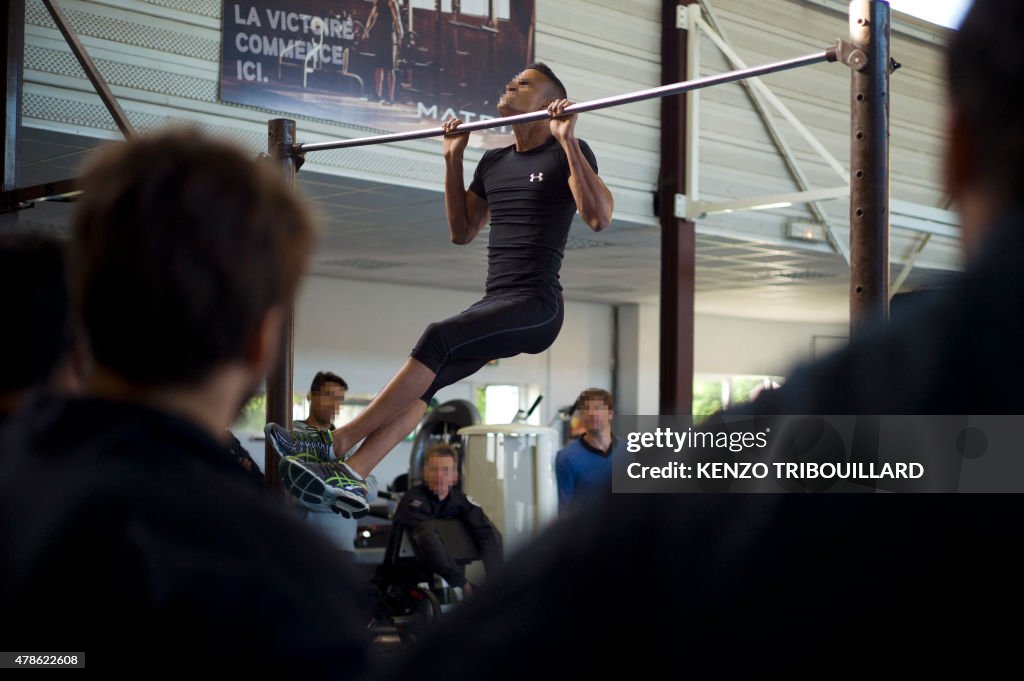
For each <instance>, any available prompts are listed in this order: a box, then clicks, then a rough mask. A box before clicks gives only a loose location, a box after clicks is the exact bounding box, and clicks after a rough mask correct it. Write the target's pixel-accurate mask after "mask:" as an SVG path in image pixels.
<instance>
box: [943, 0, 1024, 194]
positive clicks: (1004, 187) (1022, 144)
mask: <svg viewBox="0 0 1024 681" xmlns="http://www.w3.org/2000/svg"><path fill="white" fill-rule="evenodd" d="M1021 35H1024V3H1022V2H1020V1H1019V0H975V2H974V3H973V5H972V6H971V9H970V11H969V12H968V13H967V16H966V17H965V18H964V21H963V23H962V24H961V26H960V28H959V30H957V31H954V32H953V36H952V38H951V40H950V44H949V50H948V55H947V60H946V69H947V78H948V81H949V96H950V97H951V98H952V100H953V102H954V103H955V105H956V108H957V109H959V111H960V113H961V114H962V115H963V116H964V119H965V121H966V124H967V127H968V132H969V134H970V136H971V137H972V141H973V142H974V144H973V148H972V152H973V160H974V161H975V162H976V164H977V167H976V168H974V169H973V170H974V171H975V173H976V174H977V179H978V180H979V181H982V182H984V183H985V186H986V187H987V188H988V189H989V190H990V191H991V192H992V194H993V198H995V199H997V200H999V201H1002V202H1006V203H1014V202H1016V201H1019V196H1020V192H1021V188H1022V187H1024V88H1022V87H1021V83H1022V82H1024V51H1022V50H1021V49H1020V43H1021Z"/></svg>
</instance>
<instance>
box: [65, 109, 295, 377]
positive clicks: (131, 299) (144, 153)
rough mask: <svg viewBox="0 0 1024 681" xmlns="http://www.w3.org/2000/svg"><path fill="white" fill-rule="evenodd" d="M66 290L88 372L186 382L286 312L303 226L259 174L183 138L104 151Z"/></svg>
mask: <svg viewBox="0 0 1024 681" xmlns="http://www.w3.org/2000/svg"><path fill="white" fill-rule="evenodd" d="M81 186H82V189H83V190H84V195H83V197H82V199H81V200H80V201H79V203H78V205H77V206H76V210H75V214H74V219H73V227H72V250H71V267H70V281H71V290H72V297H73V305H74V308H75V311H76V313H77V315H78V316H79V317H80V319H79V321H80V323H81V324H82V326H83V327H84V328H83V336H84V340H85V341H86V343H87V348H88V350H89V353H90V355H91V357H92V358H93V359H94V360H95V361H96V362H97V364H99V365H101V366H103V367H105V368H107V369H110V370H112V371H114V372H115V373H116V374H118V375H119V376H120V377H121V378H122V379H124V380H126V381H128V382H129V383H132V384H136V385H142V386H162V385H170V384H181V385H187V384H192V383H196V382H198V381H200V380H201V379H203V378H204V377H205V376H206V375H207V374H208V372H209V371H210V370H211V369H213V368H215V367H216V366H218V365H220V364H222V363H225V362H228V361H230V360H232V359H236V358H239V357H242V356H243V355H244V353H245V352H246V343H247V342H248V341H249V339H250V338H252V336H253V334H254V333H255V332H256V330H257V327H258V325H259V324H260V322H261V320H262V319H263V317H264V315H265V314H266V313H267V312H268V311H269V310H270V309H271V308H273V307H274V306H285V305H290V304H291V300H292V297H293V295H294V293H295V290H296V288H297V286H298V282H299V278H300V276H301V274H302V272H303V269H304V267H305V264H306V261H307V259H308V257H309V253H310V251H311V248H312V242H313V237H314V226H313V221H312V218H311V216H310V214H309V212H308V211H307V209H306V208H305V207H304V206H303V204H302V203H301V202H300V201H299V199H298V198H297V197H296V196H295V195H294V193H293V192H292V191H291V189H290V188H289V187H288V186H287V185H286V183H285V182H284V181H283V178H282V177H281V175H280V172H279V171H278V170H277V169H276V167H275V166H274V165H272V164H270V163H264V162H260V161H256V160H255V159H253V158H252V157H250V156H247V155H246V154H245V153H244V152H243V151H241V150H240V149H238V148H236V147H234V146H232V145H229V144H226V143H224V142H219V141H216V140H213V139H211V138H209V137H206V136H204V135H202V134H201V133H199V132H198V131H197V130H193V129H180V130H172V131H166V132H161V133H158V134H154V135H152V136H150V137H147V138H142V139H140V140H137V141H134V142H132V143H130V144H124V143H121V144H112V145H110V146H109V147H107V148H106V149H104V150H101V151H100V152H99V153H98V154H96V155H94V156H93V157H92V159H91V160H90V162H89V163H88V164H87V166H86V167H85V169H84V172H83V176H82V180H81Z"/></svg>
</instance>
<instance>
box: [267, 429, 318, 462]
mask: <svg viewBox="0 0 1024 681" xmlns="http://www.w3.org/2000/svg"><path fill="white" fill-rule="evenodd" d="M263 432H264V433H266V435H267V442H269V443H270V444H272V445H274V449H276V450H277V453H278V454H280V455H281V458H282V459H285V458H296V459H301V460H302V461H307V462H309V463H318V462H321V461H330V460H331V459H333V458H334V447H333V446H332V445H333V443H334V437H333V436H332V435H331V431H329V430H287V429H285V428H282V427H281V426H279V425H277V424H276V423H268V424H267V425H266V427H265V428H264V429H263Z"/></svg>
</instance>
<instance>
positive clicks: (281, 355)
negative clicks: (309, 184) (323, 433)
mask: <svg viewBox="0 0 1024 681" xmlns="http://www.w3.org/2000/svg"><path fill="white" fill-rule="evenodd" d="M267 133H268V139H267V153H268V154H269V155H270V157H271V158H273V159H274V161H275V162H276V163H277V164H278V166H279V167H280V168H281V173H282V174H283V175H284V178H285V181H286V182H288V185H289V186H291V187H294V186H295V174H296V173H297V172H298V171H299V167H300V166H301V165H302V162H303V158H302V156H301V154H298V153H296V152H295V151H294V148H295V121H293V120H289V119H287V118H274V119H272V120H270V121H269V122H268V124H267ZM294 351H295V304H294V302H293V303H292V304H291V305H290V306H289V308H288V310H287V311H286V316H285V320H284V324H283V326H282V327H281V342H280V347H279V348H278V350H277V358H276V359H275V360H274V364H273V366H272V367H271V368H270V372H269V373H268V374H267V422H268V423H269V422H274V423H277V424H279V425H281V426H283V427H285V428H291V426H292V384H293V383H294ZM278 459H279V457H278V455H277V451H276V450H275V449H274V448H273V446H271V444H270V442H267V444H266V459H265V461H266V465H265V466H264V469H265V471H266V479H267V485H268V486H273V487H278V486H280V484H281V481H280V479H279V478H278V476H277V464H278Z"/></svg>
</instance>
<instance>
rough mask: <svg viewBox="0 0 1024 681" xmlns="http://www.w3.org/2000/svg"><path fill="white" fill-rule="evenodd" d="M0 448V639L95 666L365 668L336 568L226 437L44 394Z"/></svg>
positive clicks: (350, 593) (353, 609)
mask: <svg viewBox="0 0 1024 681" xmlns="http://www.w3.org/2000/svg"><path fill="white" fill-rule="evenodd" d="M0 450H2V451H3V453H4V457H3V458H4V459H5V461H6V465H5V466H4V468H3V469H2V471H0V612H2V613H3V617H2V618H0V620H2V624H0V627H2V629H0V631H2V635H0V640H3V641H4V644H5V646H7V647H6V648H5V649H7V650H23V651H37V650H44V649H45V650H53V651H84V652H85V653H86V660H87V668H89V669H93V670H94V671H98V670H103V669H124V670H134V671H137V670H140V669H150V670H151V671H156V672H159V673H165V672H168V671H170V670H174V669H181V670H193V671H194V670H195V669H197V668H198V667H197V665H200V664H205V663H203V662H201V660H209V661H210V662H211V665H212V667H213V668H219V669H229V670H231V671H232V672H233V673H234V674H238V675H241V674H243V673H249V674H251V673H253V672H257V673H259V674H260V675H261V676H264V675H270V674H282V673H289V674H295V673H298V672H301V673H302V674H303V675H306V674H312V675H313V676H316V677H319V678H329V677H331V678H338V677H342V676H346V675H348V674H356V673H358V672H360V671H361V668H362V665H363V661H364V659H365V658H364V655H365V651H364V647H363V646H364V644H365V634H364V626H363V625H364V622H365V621H364V620H363V619H362V617H361V615H360V608H359V605H360V604H359V602H358V600H357V598H356V595H355V591H354V590H353V583H352V580H351V579H350V578H348V577H346V576H347V575H349V572H348V567H347V565H346V564H344V563H341V562H339V559H338V557H337V556H336V552H335V551H332V550H330V549H329V548H327V547H326V546H325V545H324V543H323V541H322V540H320V539H319V537H318V536H317V535H316V534H313V533H312V532H311V531H310V530H309V529H307V528H306V527H304V526H303V525H302V524H301V523H300V522H298V521H297V520H296V519H295V518H294V517H293V516H292V514H291V513H289V512H288V509H287V508H286V507H284V505H283V504H281V503H280V502H279V501H277V500H276V499H275V498H274V497H273V496H271V495H269V494H268V493H266V492H265V491H264V490H261V489H259V488H257V487H256V486H255V485H253V484H252V482H251V481H250V480H249V479H248V478H247V475H246V473H245V472H244V471H243V470H242V468H241V467H240V466H239V465H238V463H237V462H236V461H235V460H234V458H233V457H232V456H231V455H229V454H228V453H227V449H226V447H225V444H224V443H220V442H217V441H215V440H214V439H213V438H211V437H209V436H208V435H207V434H206V433H205V432H202V431H200V430H199V429H198V428H196V427H195V426H193V425H192V424H190V423H187V422H185V421H182V420H180V419H178V418H175V417H172V416H169V415H166V414H162V413H158V412H155V411H152V410H149V409H146V408H143V407H140V406H137V405H132V404H122V403H115V402H108V401H102V400H98V399H76V400H55V399H41V400H39V401H36V402H35V403H33V404H31V405H29V406H28V407H27V408H26V409H23V410H22V411H21V412H19V414H17V415H15V416H14V417H12V419H11V421H10V422H9V423H8V424H7V427H6V428H5V430H4V432H3V436H2V439H0ZM323 574H330V575H332V580H331V586H330V588H324V587H323V585H322V584H320V583H319V582H318V581H316V580H315V579H311V575H323ZM338 575H341V577H338Z"/></svg>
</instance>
